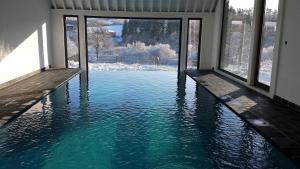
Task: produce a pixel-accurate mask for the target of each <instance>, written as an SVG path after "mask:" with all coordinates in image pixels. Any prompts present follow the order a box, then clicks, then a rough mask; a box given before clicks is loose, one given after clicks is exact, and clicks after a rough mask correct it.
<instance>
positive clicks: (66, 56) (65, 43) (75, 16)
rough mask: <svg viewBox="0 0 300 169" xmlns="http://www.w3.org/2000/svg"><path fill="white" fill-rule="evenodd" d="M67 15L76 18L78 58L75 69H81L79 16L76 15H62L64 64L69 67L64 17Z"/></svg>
mask: <svg viewBox="0 0 300 169" xmlns="http://www.w3.org/2000/svg"><path fill="white" fill-rule="evenodd" d="M68 17H70V18H71V17H73V18H77V30H78V58H79V66H78V68H77V69H81V56H80V35H79V34H80V32H79V17H78V15H64V16H63V24H64V49H65V66H66V68H69V64H68V44H67V43H68V42H67V26H66V19H67V18H68Z"/></svg>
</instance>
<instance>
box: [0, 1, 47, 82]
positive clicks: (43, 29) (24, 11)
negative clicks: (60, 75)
mask: <svg viewBox="0 0 300 169" xmlns="http://www.w3.org/2000/svg"><path fill="white" fill-rule="evenodd" d="M0 25H1V26H0V84H2V83H5V82H7V81H10V80H13V79H15V78H18V77H20V76H22V75H25V74H28V73H31V72H33V71H36V70H39V69H41V68H44V67H47V66H48V65H49V63H51V62H52V60H51V59H50V58H49V56H51V53H49V50H48V49H49V48H50V46H49V45H50V39H49V38H50V37H51V36H50V31H49V29H50V3H49V1H48V0H1V5H0Z"/></svg>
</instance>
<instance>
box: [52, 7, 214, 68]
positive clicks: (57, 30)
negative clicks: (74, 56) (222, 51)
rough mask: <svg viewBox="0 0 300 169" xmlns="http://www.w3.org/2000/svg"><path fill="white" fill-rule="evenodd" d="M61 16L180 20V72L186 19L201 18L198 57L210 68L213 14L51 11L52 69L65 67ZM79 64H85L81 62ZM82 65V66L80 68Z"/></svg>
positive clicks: (184, 42)
mask: <svg viewBox="0 0 300 169" xmlns="http://www.w3.org/2000/svg"><path fill="white" fill-rule="evenodd" d="M63 15H77V16H79V18H83V17H84V16H101V17H144V18H181V19H182V23H183V24H185V25H183V27H182V28H183V29H182V30H183V32H182V39H181V44H182V48H181V62H180V65H181V66H180V67H181V70H183V69H184V67H185V61H186V60H185V55H186V44H187V32H186V31H187V19H188V18H202V21H203V27H202V43H201V57H200V68H201V69H210V68H211V55H212V48H211V46H212V45H213V44H212V43H213V41H212V35H213V27H214V13H174V12H169V13H160V12H117V11H113V12H106V11H83V10H76V11H73V10H62V9H58V10H52V12H51V23H52V37H53V44H52V46H53V49H52V50H53V52H54V67H56V68H64V67H65V50H64V39H63V38H64V29H63ZM83 21H84V20H83V19H80V22H81V23H79V28H80V33H81V34H80V35H79V36H80V41H81V42H82V41H84V39H85V37H84V35H82V34H83V31H82V30H83V29H84V23H82V22H83ZM84 45H85V43H81V46H80V54H81V55H80V57H81V59H82V58H83V59H85V58H86V56H85V46H84ZM81 63H82V64H83V63H85V62H84V61H82V60H81ZM83 67H84V65H82V68H83Z"/></svg>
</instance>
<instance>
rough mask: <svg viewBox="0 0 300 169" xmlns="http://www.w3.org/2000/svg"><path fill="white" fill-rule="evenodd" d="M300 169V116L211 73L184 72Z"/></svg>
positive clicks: (256, 93) (299, 113)
mask: <svg viewBox="0 0 300 169" xmlns="http://www.w3.org/2000/svg"><path fill="white" fill-rule="evenodd" d="M186 73H187V75H189V76H190V77H191V78H193V79H194V80H195V81H197V82H198V83H200V84H201V85H202V86H204V87H205V88H206V89H207V90H208V91H209V92H210V93H212V94H213V95H215V96H216V97H217V98H219V99H220V100H221V101H222V102H223V103H225V104H226V105H227V106H228V107H229V108H230V109H231V110H233V111H234V112H235V113H236V114H237V115H238V116H240V117H241V118H242V119H243V120H245V121H246V122H247V123H249V124H250V125H251V126H253V128H255V129H256V130H257V131H258V132H259V133H260V134H261V135H262V136H264V137H265V138H266V139H267V140H269V141H270V142H271V143H272V144H273V145H274V146H276V147H278V148H279V149H280V150H281V151H282V152H283V153H284V154H286V155H287V156H288V157H289V158H290V159H291V160H292V161H294V162H295V163H296V164H297V165H298V166H300V112H295V111H293V110H291V109H289V108H287V107H285V106H282V105H278V104H277V103H275V102H274V101H273V100H272V99H270V98H268V97H266V96H263V95H262V94H260V93H258V92H256V91H253V90H251V89H249V88H247V87H245V86H243V85H241V84H239V83H237V82H235V81H233V80H231V79H229V78H226V77H224V76H222V75H220V74H217V73H215V72H213V71H195V70H188V71H186Z"/></svg>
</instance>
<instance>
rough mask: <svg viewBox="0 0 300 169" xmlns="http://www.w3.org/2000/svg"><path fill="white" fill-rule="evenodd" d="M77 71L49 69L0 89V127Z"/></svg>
mask: <svg viewBox="0 0 300 169" xmlns="http://www.w3.org/2000/svg"><path fill="white" fill-rule="evenodd" d="M78 72H79V69H50V70H47V71H44V72H41V73H38V74H36V75H34V76H31V77H29V78H27V79H24V80H22V81H19V82H17V83H15V84H13V85H11V86H8V87H6V88H3V89H0V127H2V126H3V125H5V124H7V123H8V122H10V121H12V120H13V119H14V118H16V117H17V116H18V115H20V114H22V113H23V112H24V111H26V110H27V109H29V108H30V107H31V106H32V105H34V104H35V103H36V102H38V101H39V100H40V99H41V98H42V97H43V96H45V95H47V94H49V93H50V92H51V91H53V90H54V89H55V88H57V87H58V86H59V85H61V84H62V83H63V82H65V81H66V80H68V79H70V78H71V77H73V76H74V75H76V74H77V73H78Z"/></svg>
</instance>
